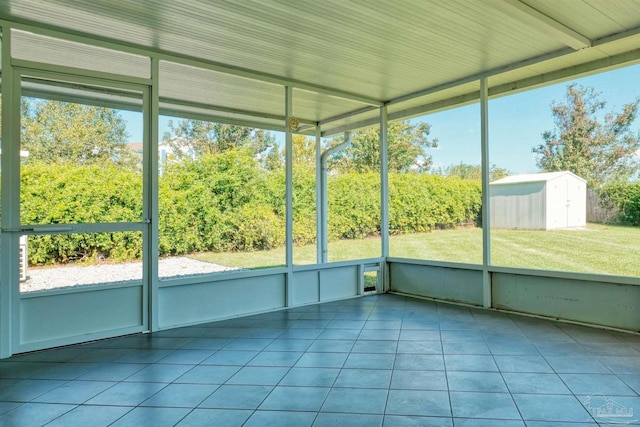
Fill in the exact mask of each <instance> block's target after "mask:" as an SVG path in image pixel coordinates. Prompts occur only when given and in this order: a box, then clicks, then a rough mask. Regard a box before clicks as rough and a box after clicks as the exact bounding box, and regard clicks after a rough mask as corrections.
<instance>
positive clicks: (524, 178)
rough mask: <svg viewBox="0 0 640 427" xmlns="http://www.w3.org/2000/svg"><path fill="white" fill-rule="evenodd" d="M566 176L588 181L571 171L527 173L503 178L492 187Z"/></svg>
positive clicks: (547, 180) (551, 179)
mask: <svg viewBox="0 0 640 427" xmlns="http://www.w3.org/2000/svg"><path fill="white" fill-rule="evenodd" d="M564 175H570V176H572V177H574V178H576V179H579V180H580V181H582V182H585V183H586V182H587V180H585V179H583V178H580V177H579V176H578V175H576V174H574V173H573V172H569V171H561V172H543V173H525V174H520V175H511V176H508V177H506V178H501V179H498V180H496V181H493V182H492V183H491V185H504V184H520V183H524V182H549V181H553V180H554V179H557V178H560V177H561V176H564Z"/></svg>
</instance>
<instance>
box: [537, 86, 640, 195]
mask: <svg viewBox="0 0 640 427" xmlns="http://www.w3.org/2000/svg"><path fill="white" fill-rule="evenodd" d="M598 97H599V94H598V93H596V92H595V90H594V89H593V88H592V87H582V86H577V85H576V84H571V85H569V86H568V87H567V93H566V99H565V101H564V102H561V103H555V102H554V103H553V104H551V112H552V114H553V118H554V123H555V129H554V130H553V131H546V132H544V133H543V134H542V138H543V139H544V143H543V144H540V145H538V146H537V147H533V152H534V153H535V154H537V155H538V157H537V158H536V162H537V165H538V167H539V168H540V169H541V170H543V171H546V172H553V171H562V170H569V171H571V172H573V173H575V174H576V175H578V176H581V177H582V178H584V179H586V180H587V185H588V186H589V187H591V188H600V187H601V186H602V185H604V184H605V183H608V182H615V181H628V180H629V179H631V178H633V177H636V176H637V174H638V170H639V164H638V161H637V159H635V158H634V157H635V156H636V155H637V153H638V149H639V148H640V134H639V133H635V132H634V131H633V130H632V128H631V126H632V124H633V122H634V120H635V119H636V116H637V113H638V104H639V103H640V99H636V100H635V101H634V102H632V103H630V104H625V105H624V106H623V107H622V111H621V112H619V113H607V114H604V117H602V114H603V110H604V108H605V106H606V101H602V100H600V99H599V98H598ZM602 118H603V119H604V122H601V121H600V120H601V119H602Z"/></svg>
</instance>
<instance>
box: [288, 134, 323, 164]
mask: <svg viewBox="0 0 640 427" xmlns="http://www.w3.org/2000/svg"><path fill="white" fill-rule="evenodd" d="M292 145H293V164H294V165H296V166H309V167H315V165H316V141H315V139H313V138H307V137H306V136H305V135H301V134H295V135H293V136H292ZM283 150H284V149H283Z"/></svg>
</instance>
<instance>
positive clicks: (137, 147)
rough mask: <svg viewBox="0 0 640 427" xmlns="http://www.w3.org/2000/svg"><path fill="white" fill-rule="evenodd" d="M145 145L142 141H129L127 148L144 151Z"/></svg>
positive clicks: (139, 151)
mask: <svg viewBox="0 0 640 427" xmlns="http://www.w3.org/2000/svg"><path fill="white" fill-rule="evenodd" d="M143 147H144V143H142V142H127V148H128V149H129V150H131V151H135V152H137V153H142V149H143Z"/></svg>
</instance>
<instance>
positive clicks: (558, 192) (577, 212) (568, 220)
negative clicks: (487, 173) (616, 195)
mask: <svg viewBox="0 0 640 427" xmlns="http://www.w3.org/2000/svg"><path fill="white" fill-rule="evenodd" d="M490 200H491V210H490V211H491V227H494V228H519V229H543V230H551V229H556V228H568V227H583V226H585V225H586V222H587V219H586V210H587V181H585V180H584V179H582V178H580V177H579V176H578V175H576V174H574V173H572V172H569V171H562V172H546V173H537V174H523V175H513V176H509V177H506V178H502V179H499V180H497V181H494V182H492V183H491V185H490Z"/></svg>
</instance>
